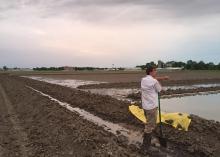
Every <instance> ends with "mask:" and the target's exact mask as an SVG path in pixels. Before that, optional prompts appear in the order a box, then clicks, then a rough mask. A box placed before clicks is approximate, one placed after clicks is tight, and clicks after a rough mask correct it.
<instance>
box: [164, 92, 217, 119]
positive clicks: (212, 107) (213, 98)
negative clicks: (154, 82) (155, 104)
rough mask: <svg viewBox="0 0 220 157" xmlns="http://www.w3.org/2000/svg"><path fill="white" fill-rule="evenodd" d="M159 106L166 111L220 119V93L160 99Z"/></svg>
mask: <svg viewBox="0 0 220 157" xmlns="http://www.w3.org/2000/svg"><path fill="white" fill-rule="evenodd" d="M161 108H162V110H163V111H166V112H184V113H189V114H195V115H199V116H201V117H203V118H206V119H210V120H217V121H220V114H219V111H220V93H218V94H210V95H196V96H187V97H181V98H170V99H161Z"/></svg>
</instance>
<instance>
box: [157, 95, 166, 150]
mask: <svg viewBox="0 0 220 157" xmlns="http://www.w3.org/2000/svg"><path fill="white" fill-rule="evenodd" d="M158 107H159V120H160V136H159V141H160V145H161V146H163V147H167V141H166V139H165V138H164V136H163V131H162V122H161V110H160V93H158Z"/></svg>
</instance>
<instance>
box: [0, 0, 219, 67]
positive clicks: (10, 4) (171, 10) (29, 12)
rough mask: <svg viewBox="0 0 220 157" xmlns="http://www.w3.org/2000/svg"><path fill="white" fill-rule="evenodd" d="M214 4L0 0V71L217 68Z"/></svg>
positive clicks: (211, 0)
mask: <svg viewBox="0 0 220 157" xmlns="http://www.w3.org/2000/svg"><path fill="white" fill-rule="evenodd" d="M219 28H220V1H219V0H0V67H2V66H3V65H6V66H8V67H36V66H38V67H39V66H64V65H68V66H96V67H111V66H112V64H114V65H115V66H122V67H134V66H136V65H140V64H145V63H146V62H149V61H157V60H163V61H170V60H176V61H184V62H186V61H187V60H189V59H192V60H195V61H200V60H203V61H205V62H214V63H216V64H217V63H219V62H220V29H219Z"/></svg>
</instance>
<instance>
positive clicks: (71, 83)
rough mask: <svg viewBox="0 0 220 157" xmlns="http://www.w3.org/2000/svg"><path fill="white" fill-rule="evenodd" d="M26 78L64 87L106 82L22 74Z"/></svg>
mask: <svg viewBox="0 0 220 157" xmlns="http://www.w3.org/2000/svg"><path fill="white" fill-rule="evenodd" d="M22 77H26V78H30V79H33V80H38V81H43V82H47V83H52V84H57V85H61V86H65V87H70V88H77V87H78V86H81V85H88V84H100V83H106V82H98V81H86V80H72V79H65V80H60V79H59V80H58V79H52V78H46V77H38V76H22Z"/></svg>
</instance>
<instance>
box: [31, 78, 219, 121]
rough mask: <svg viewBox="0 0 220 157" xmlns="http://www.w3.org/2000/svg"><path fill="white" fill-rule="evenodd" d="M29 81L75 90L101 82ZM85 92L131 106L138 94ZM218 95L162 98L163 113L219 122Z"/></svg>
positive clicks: (128, 91)
mask: <svg viewBox="0 0 220 157" xmlns="http://www.w3.org/2000/svg"><path fill="white" fill-rule="evenodd" d="M29 78H31V79H35V80H39V81H44V82H48V83H52V84H57V85H62V86H66V87H70V88H77V87H79V86H82V85H89V84H101V83H103V82H98V81H87V80H68V79H64V80H62V79H52V78H49V79H48V78H43V77H29ZM201 87H202V88H210V87H220V84H218V83H213V84H210V83H209V84H195V85H185V86H164V87H163V90H164V91H167V90H180V89H198V88H201ZM81 90H83V91H86V92H91V93H94V94H99V95H108V96H111V97H113V98H116V99H118V100H124V101H128V102H130V103H132V104H134V103H136V102H137V101H135V100H132V99H130V98H128V95H129V94H133V93H134V94H137V93H140V89H138V88H130V89H129V88H127V89H120V88H100V89H81ZM219 100H220V94H219V91H214V92H210V91H207V92H197V93H183V94H176V95H175V94H173V95H164V96H162V100H161V102H162V104H163V108H162V109H163V111H165V112H184V113H189V114H195V115H199V116H201V117H204V118H207V119H210V120H216V121H220V114H219V113H218V111H219V110H220V103H219Z"/></svg>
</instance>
